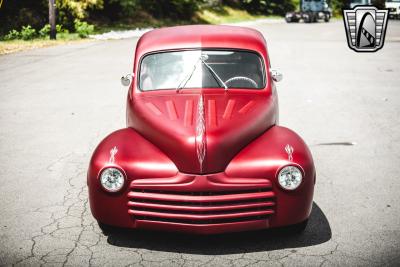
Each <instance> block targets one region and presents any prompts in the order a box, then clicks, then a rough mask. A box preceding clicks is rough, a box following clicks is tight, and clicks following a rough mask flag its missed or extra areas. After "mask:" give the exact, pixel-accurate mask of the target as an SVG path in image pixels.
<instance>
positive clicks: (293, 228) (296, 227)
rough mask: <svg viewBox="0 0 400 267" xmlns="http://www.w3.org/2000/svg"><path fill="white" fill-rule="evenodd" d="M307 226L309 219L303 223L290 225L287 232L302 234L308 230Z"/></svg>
mask: <svg viewBox="0 0 400 267" xmlns="http://www.w3.org/2000/svg"><path fill="white" fill-rule="evenodd" d="M307 224H308V219H307V220H305V221H303V222H301V223H298V224H293V225H290V226H288V227H287V229H286V230H287V231H288V232H289V233H291V234H301V233H303V232H304V230H305V229H306V228H307Z"/></svg>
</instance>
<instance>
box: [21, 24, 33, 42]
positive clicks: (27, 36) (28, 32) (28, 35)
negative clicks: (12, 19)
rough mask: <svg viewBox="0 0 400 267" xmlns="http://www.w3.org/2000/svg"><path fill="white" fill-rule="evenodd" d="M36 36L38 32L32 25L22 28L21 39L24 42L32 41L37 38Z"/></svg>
mask: <svg viewBox="0 0 400 267" xmlns="http://www.w3.org/2000/svg"><path fill="white" fill-rule="evenodd" d="M35 36H36V30H35V29H33V28H32V27H31V25H28V26H22V30H21V38H22V39H23V40H31V39H33V38H35Z"/></svg>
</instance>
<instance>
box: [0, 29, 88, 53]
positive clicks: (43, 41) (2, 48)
mask: <svg viewBox="0 0 400 267" xmlns="http://www.w3.org/2000/svg"><path fill="white" fill-rule="evenodd" d="M90 40H91V39H82V38H80V37H79V36H78V34H77V33H59V34H57V40H50V39H49V38H48V37H47V38H35V39H33V40H27V41H25V40H21V39H17V40H10V41H0V55H4V54H10V53H15V52H18V51H24V50H30V49H35V48H40V47H47V46H54V45H61V44H68V43H76V42H87V41H90Z"/></svg>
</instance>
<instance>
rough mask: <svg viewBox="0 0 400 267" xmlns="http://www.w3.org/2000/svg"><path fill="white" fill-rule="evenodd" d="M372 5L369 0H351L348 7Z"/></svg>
mask: <svg viewBox="0 0 400 267" xmlns="http://www.w3.org/2000/svg"><path fill="white" fill-rule="evenodd" d="M370 5H372V1H371V0H351V1H350V8H354V7H355V6H370Z"/></svg>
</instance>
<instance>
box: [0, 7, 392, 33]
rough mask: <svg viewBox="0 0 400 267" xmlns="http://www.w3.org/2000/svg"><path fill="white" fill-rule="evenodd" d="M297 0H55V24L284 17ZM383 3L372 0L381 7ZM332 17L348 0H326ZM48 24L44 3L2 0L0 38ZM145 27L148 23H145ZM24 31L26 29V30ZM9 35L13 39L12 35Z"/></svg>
mask: <svg viewBox="0 0 400 267" xmlns="http://www.w3.org/2000/svg"><path fill="white" fill-rule="evenodd" d="M300 1H301V0H56V5H57V24H60V25H62V27H63V28H64V29H68V30H70V31H75V30H76V29H75V20H76V19H78V20H79V21H90V22H92V23H93V22H94V23H100V24H112V23H114V22H117V21H120V22H122V23H130V22H136V21H137V20H139V19H143V18H144V20H146V21H147V22H149V21H150V22H152V21H157V20H160V19H161V20H170V21H172V22H177V21H182V22H190V21H193V18H195V17H196V12H197V11H198V10H200V9H202V8H212V9H214V10H218V9H220V10H223V8H222V6H223V5H225V6H231V7H234V8H238V9H245V10H247V11H248V12H249V13H252V14H261V15H284V14H285V13H286V12H288V11H292V10H295V9H298V8H299V6H300ZM384 1H385V0H373V3H374V4H375V5H376V6H378V7H382V6H384ZM328 2H329V3H330V6H331V7H332V9H333V10H334V13H335V14H336V15H338V14H340V13H341V9H342V8H344V7H346V5H347V4H348V2H349V0H328ZM47 23H48V0H34V1H33V0H19V1H15V0H5V1H4V2H3V5H2V7H1V9H0V35H1V36H5V35H6V34H7V33H9V32H10V31H11V30H13V29H15V30H17V31H21V30H22V27H23V26H27V25H31V27H32V29H35V30H36V31H37V32H39V31H40V29H42V28H43V27H44V26H45V25H46V24H47ZM147 24H149V23H147ZM26 31H27V30H26ZM10 36H13V35H12V34H11V35H10Z"/></svg>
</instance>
